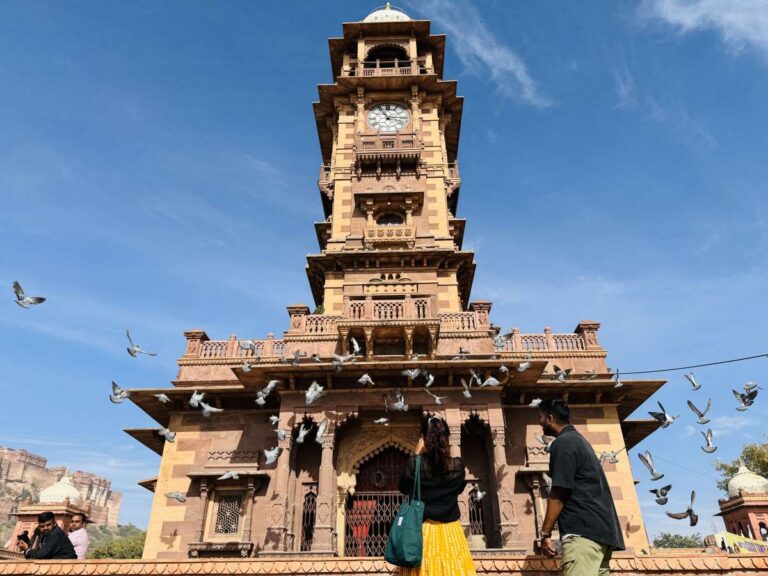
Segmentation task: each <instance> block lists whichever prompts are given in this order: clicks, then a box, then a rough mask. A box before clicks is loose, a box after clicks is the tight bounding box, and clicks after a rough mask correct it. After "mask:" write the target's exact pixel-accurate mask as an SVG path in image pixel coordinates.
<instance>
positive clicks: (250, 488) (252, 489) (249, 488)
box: [241, 476, 256, 542]
mask: <svg viewBox="0 0 768 576" xmlns="http://www.w3.org/2000/svg"><path fill="white" fill-rule="evenodd" d="M255 493H256V478H254V477H253V476H248V477H247V478H246V490H245V514H244V520H243V539H242V540H241V542H250V541H251V523H252V522H253V498H254V495H255Z"/></svg>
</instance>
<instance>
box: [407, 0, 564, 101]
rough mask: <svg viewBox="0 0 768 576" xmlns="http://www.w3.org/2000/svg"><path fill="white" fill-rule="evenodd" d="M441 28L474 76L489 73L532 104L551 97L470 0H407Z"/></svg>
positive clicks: (503, 88)
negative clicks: (495, 34) (545, 93)
mask: <svg viewBox="0 0 768 576" xmlns="http://www.w3.org/2000/svg"><path fill="white" fill-rule="evenodd" d="M407 3H408V4H409V5H410V6H412V7H413V8H417V9H418V10H419V11H420V12H423V13H424V14H426V16H427V17H428V18H429V19H431V20H432V21H434V22H435V23H436V24H438V25H439V26H440V27H442V28H444V29H445V31H446V32H447V33H448V34H449V35H450V38H451V46H452V47H453V48H454V49H455V50H456V53H457V54H458V56H459V58H460V59H461V63H462V64H463V65H464V66H465V67H466V68H467V70H468V71H469V72H471V73H473V74H475V75H477V76H480V75H484V74H490V76H491V79H492V80H493V81H494V82H495V83H496V86H497V87H498V89H499V91H500V92H501V93H502V94H504V95H505V96H507V97H508V98H512V99H515V100H522V101H523V102H526V103H527V104H530V105H531V106H536V107H540V108H545V107H547V106H551V105H552V100H550V99H549V98H547V97H546V96H544V95H543V94H541V92H540V91H539V87H538V84H537V83H536V81H534V80H533V78H531V76H530V74H529V73H528V67H527V66H526V64H525V62H524V61H523V59H522V58H521V57H520V56H518V55H517V54H516V53H515V52H513V51H512V50H511V49H510V48H509V47H508V46H506V45H505V44H504V43H503V42H501V41H500V40H499V39H498V38H496V37H495V36H494V35H493V33H492V32H491V31H490V30H488V28H487V27H486V26H485V24H484V23H483V20H482V19H481V17H480V14H479V13H478V12H477V10H476V9H475V8H474V7H473V6H472V5H471V4H469V3H465V2H449V1H448V0H426V1H424V2H419V3H418V4H417V3H415V2H414V1H413V0H410V1H409V2H407Z"/></svg>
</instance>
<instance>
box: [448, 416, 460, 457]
mask: <svg viewBox="0 0 768 576" xmlns="http://www.w3.org/2000/svg"><path fill="white" fill-rule="evenodd" d="M448 429H449V431H450V434H451V435H450V437H449V438H448V443H449V444H450V447H451V457H452V458H459V457H461V425H460V424H459V425H456V426H453V425H449V426H448Z"/></svg>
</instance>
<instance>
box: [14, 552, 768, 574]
mask: <svg viewBox="0 0 768 576" xmlns="http://www.w3.org/2000/svg"><path fill="white" fill-rule="evenodd" d="M475 567H476V568H477V572H478V574H480V575H482V574H488V575H490V574H494V575H499V576H501V575H504V576H556V575H558V574H559V561H558V560H553V559H548V558H543V557H541V556H512V557H511V556H509V555H506V556H503V555H497V556H495V557H494V556H483V557H480V558H475ZM611 572H612V573H614V574H623V575H624V576H634V575H637V576H640V575H646V574H647V575H648V576H650V575H651V574H654V575H658V574H659V573H663V574H676V575H678V576H688V575H696V576H707V575H713V576H714V575H722V576H726V575H728V576H758V575H764V574H766V573H768V555H763V556H758V555H754V556H751V555H750V556H746V555H742V556H737V555H731V556H726V555H724V554H675V553H670V554H663V555H662V554H654V555H652V556H622V555H617V557H616V558H614V559H613V560H612V561H611ZM395 573H396V568H395V567H394V566H392V565H390V564H387V563H386V562H384V560H382V559H380V558H332V557H317V558H303V557H297V556H293V557H286V558H283V559H281V560H279V561H277V560H275V559H267V558H252V559H249V560H227V559H216V560H213V559H211V560H185V561H164V560H117V561H115V560H85V561H71V560H49V561H37V562H35V561H28V562H16V561H8V562H0V575H6V574H7V575H18V576H25V575H30V576H32V575H34V576H49V575H50V576H69V575H72V576H155V575H158V574H196V575H200V576H208V575H210V576H219V575H229V574H232V575H237V574H284V575H291V576H314V575H317V574H329V575H340V576H347V575H353V574H354V575H359V574H369V575H373V576H386V575H390V574H395Z"/></svg>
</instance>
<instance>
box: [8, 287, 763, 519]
mask: <svg viewBox="0 0 768 576" xmlns="http://www.w3.org/2000/svg"><path fill="white" fill-rule="evenodd" d="M13 292H14V295H15V302H16V304H18V305H19V306H20V307H22V308H25V309H30V308H31V307H34V306H38V305H40V304H43V303H44V302H45V301H46V298H45V297H43V296H27V295H26V293H25V292H24V289H23V288H22V286H21V284H20V283H19V282H17V281H14V282H13ZM125 335H126V338H127V340H128V347H127V348H126V350H127V352H128V354H129V355H130V356H132V357H134V358H136V357H138V356H139V355H145V356H156V355H157V354H156V353H154V352H148V351H147V350H144V349H143V348H142V347H141V346H139V345H138V344H136V342H134V340H133V338H132V337H131V333H130V331H129V330H126V332H125ZM491 336H492V338H493V344H494V348H495V349H496V350H497V351H500V350H503V349H504V348H505V347H506V346H507V342H508V341H509V340H510V339H511V338H512V332H511V331H510V332H508V333H505V334H501V330H500V329H499V328H498V327H497V326H493V327H492V334H491ZM349 343H350V348H351V353H350V354H342V355H339V354H333V357H332V359H331V363H332V364H333V366H334V369H335V370H336V371H337V372H341V371H342V370H344V369H345V368H346V367H349V366H350V365H352V364H354V363H355V362H356V360H357V357H358V356H359V355H361V353H362V349H361V347H360V345H359V343H358V342H357V340H356V339H355V338H350V342H349ZM238 347H239V349H240V350H242V351H244V352H250V353H252V354H253V356H255V357H258V355H259V349H258V347H257V343H256V342H255V341H254V340H240V341H238ZM306 356H307V353H306V352H301V351H299V350H296V351H295V353H294V356H293V359H292V360H291V361H290V363H291V364H292V365H294V366H298V365H300V363H301V359H302V358H306ZM468 358H469V351H468V350H466V349H464V348H463V347H459V351H458V354H456V355H455V356H453V357H452V358H451V361H462V360H467V359H468ZM492 358H495V356H493V357H492ZM532 358H533V353H532V352H531V351H529V352H528V354H527V355H526V357H525V359H524V361H523V362H521V363H520V364H519V365H518V366H517V367H516V368H515V370H516V371H517V372H524V371H525V370H527V369H528V368H530V366H531V360H532ZM310 359H311V361H312V362H314V363H321V362H322V359H321V358H320V356H319V355H318V354H312V355H311V357H310ZM411 359H412V360H413V361H418V359H419V355H418V354H413V355H412V357H411ZM282 362H283V363H286V364H287V363H289V360H287V359H286V358H283V359H282ZM241 368H242V371H243V372H244V373H248V372H250V371H251V370H252V364H250V363H249V362H248V361H247V360H244V361H243V364H242V366H241ZM553 369H554V375H555V379H556V380H557V381H558V382H560V383H565V382H566V380H567V379H568V378H569V376H570V374H571V371H572V369H571V368H568V369H563V368H561V367H559V366H557V365H553ZM587 372H588V373H587V375H586V376H584V377H582V378H581V379H582V380H592V379H594V378H596V377H597V376H598V374H596V373H595V372H594V371H587ZM499 373H500V378H501V379H498V378H496V377H494V376H492V375H490V374H487V375H486V376H485V378H484V379H483V378H481V376H480V375H479V374H478V373H477V372H476V371H475V370H474V369H470V370H469V374H468V375H467V376H468V380H467V379H465V378H463V377H461V378H460V382H461V385H462V388H463V391H462V394H463V395H464V397H465V398H471V397H472V390H471V389H472V387H473V385H474V386H475V387H477V388H486V387H495V386H499V385H500V384H502V382H505V381H507V380H508V378H509V368H507V367H506V366H504V365H502V366H500V367H499ZM402 375H403V376H405V377H406V378H407V384H410V385H412V384H414V383H415V382H416V381H417V380H419V379H423V380H424V386H423V391H424V392H425V393H426V394H427V395H429V396H430V397H431V398H432V400H433V401H434V403H435V404H436V405H441V404H443V401H444V400H446V398H447V397H446V396H439V395H437V394H434V393H432V392H431V391H430V390H429V389H428V388H429V387H430V386H432V384H433V383H434V381H435V377H434V375H432V374H431V373H430V372H429V371H427V370H425V369H420V368H410V369H406V370H403V371H402ZM684 376H685V379H686V380H687V381H688V383H689V384H690V386H691V391H693V392H697V391H699V390H701V388H702V385H701V384H700V383H699V382H698V380H697V379H696V376H695V375H694V373H693V372H688V373H686V374H684ZM357 382H358V383H359V384H361V385H363V386H368V387H374V386H376V382H375V381H374V380H373V378H371V376H370V375H369V374H367V373H365V374H362V375H361V376H360V377H359V378H358V380H357ZM280 384H281V382H280V381H279V380H271V381H269V382H268V383H267V385H266V386H265V387H264V388H263V389H261V390H259V391H258V392H257V393H256V398H255V402H256V404H257V405H259V406H264V405H265V404H266V401H267V397H268V396H269V395H270V394H271V393H272V392H274V391H275V390H276V389H277V387H278V386H279V385H280ZM623 385H624V384H623V382H622V381H621V379H620V376H619V373H618V371H617V372H616V373H615V384H614V387H615V388H619V387H622V386H623ZM759 390H761V388H760V386H758V385H757V383H755V382H747V383H746V384H744V386H743V390H733V391H732V392H733V396H734V398H735V399H736V402H737V405H736V407H735V409H736V410H737V411H739V412H745V411H747V410H748V409H749V408H750V407H751V406H752V405H753V404H754V402H755V399H756V398H757V395H758V391H759ZM324 394H325V390H324V387H323V386H321V385H320V384H319V383H318V382H317V381H313V382H312V384H311V385H310V386H309V388H308V389H307V391H306V393H305V401H306V404H308V405H309V404H312V403H313V402H315V401H317V400H318V399H319V398H320V397H322V396H323V395H324ZM130 395H131V392H130V390H125V389H123V388H121V387H120V386H119V385H118V384H117V383H116V382H114V381H113V382H112V393H111V394H110V395H109V399H110V401H111V402H112V403H114V404H119V403H121V402H123V401H124V400H125V399H126V398H129V397H130ZM154 396H155V398H157V401H158V402H159V403H161V404H169V403H171V402H172V401H171V399H170V397H169V396H168V395H166V394H164V393H158V394H154ZM204 398H205V392H199V393H198V392H197V391H196V390H194V391H193V392H192V395H191V396H190V398H189V400H188V401H187V404H188V405H189V406H191V407H193V408H199V409H200V412H201V414H202V416H203V417H205V418H208V417H210V416H211V415H212V414H217V413H221V412H223V411H224V409H223V408H221V407H219V406H214V405H212V404H209V403H207V402H205V401H204ZM383 398H384V410H385V412H388V411H389V410H390V409H391V410H392V411H395V412H407V411H408V403H407V401H406V398H405V396H404V394H403V393H402V390H401V389H396V390H395V391H394V392H393V393H385V394H383ZM541 401H542V400H541V398H534V399H533V400H531V402H530V404H528V406H529V407H532V408H536V407H538V406H539V404H540V403H541ZM686 403H687V405H688V408H690V410H691V411H692V412H693V413H694V415H695V416H696V417H697V420H696V423H697V424H699V425H701V426H704V425H706V424H708V423H709V422H710V419H709V418H708V417H707V414H708V413H709V411H710V409H711V408H712V399H711V398H710V399H708V400H707V403H706V406H705V407H704V409H703V410H702V409H700V408H699V407H698V406H697V405H696V404H694V402H693V401H692V400H690V399H689V400H687V401H686ZM657 404H658V405H659V409H660V411H658V412H657V411H649V412H648V414H650V416H651V417H653V418H654V419H655V420H656V421H658V422H659V423H660V427H661V428H669V427H670V426H671V425H672V424H674V422H675V421H676V420H677V419H678V418H680V415H676V416H673V415H672V414H671V413H670V412H668V411H667V410H666V408H664V406H663V405H662V403H661V402H657ZM269 422H270V423H271V424H272V425H273V426H276V428H275V429H274V432H275V433H276V436H277V440H278V441H283V440H285V439H286V438H287V436H288V432H287V431H286V430H284V429H283V428H281V427H280V426H279V424H280V417H279V416H276V415H272V416H269ZM373 423H374V424H377V425H380V426H388V425H389V423H390V419H389V418H387V417H381V418H378V419H376V420H373ZM315 427H317V432H316V434H315V440H316V441H317V442H318V443H320V444H322V439H323V437H324V436H325V434H326V431H327V429H328V420H327V419H323V420H322V421H321V422H320V423H319V424H315V423H314V422H313V421H312V420H311V419H305V421H304V422H302V423H301V425H300V427H299V430H298V432H297V436H296V442H297V443H300V444H301V443H303V442H304V440H305V438H306V436H307V435H308V434H309V433H310V432H311V431H312V430H313V429H315ZM700 433H701V435H702V437H703V439H704V445H703V446H701V450H702V451H703V452H704V453H706V454H712V453H714V452H715V451H716V450H717V446H716V445H715V444H714V436H715V433H714V432H713V431H712V429H711V428H708V429H707V430H706V431H703V430H702V431H700ZM157 435H158V436H159V437H161V438H163V439H164V441H165V442H168V443H173V442H175V440H176V433H175V432H173V431H171V430H170V429H168V428H161V429H160V430H158V431H157ZM536 438H537V440H538V441H539V442H540V443H541V444H542V446H543V447H544V450H545V451H546V452H548V451H549V448H550V446H551V444H552V442H553V441H554V438H552V437H549V436H537V437H536ZM621 450H623V448H622V449H621ZM621 450H618V451H615V450H606V451H603V452H601V453H600V454H598V458H599V461H600V464H601V465H602V464H604V463H606V462H608V463H611V464H616V463H618V461H619V460H618V453H619V452H621ZM280 452H281V448H280V446H279V445H277V446H275V447H274V448H271V449H266V450H263V453H264V458H265V462H266V464H267V465H271V464H274V463H275V462H276V461H277V458H278V456H279V455H280ZM638 458H639V459H640V462H641V463H642V464H643V466H645V468H646V469H647V470H648V472H649V473H650V475H651V481H652V482H656V481H658V480H661V479H662V478H663V477H664V474H663V473H662V472H659V470H658V469H657V468H656V466H655V464H654V461H653V455H652V454H651V452H650V451H648V450H646V451H644V452H640V453H639V454H638ZM230 479H232V480H236V479H238V474H237V472H234V471H232V470H228V471H226V472H225V473H224V474H222V475H221V476H220V477H219V480H230ZM671 490H672V485H671V484H667V485H665V486H661V487H659V488H653V489H651V490H649V492H650V493H651V494H653V496H654V499H655V502H656V504H658V505H660V506H665V505H666V504H667V502H668V499H669V498H668V495H669V493H670V491H671ZM473 494H474V497H475V498H476V499H477V500H480V499H482V498H483V496H484V495H485V492H481V491H480V489H479V487H475V490H474V491H473ZM165 496H166V497H167V498H170V499H173V500H176V501H177V502H184V501H185V500H186V497H185V495H184V494H183V493H181V492H168V493H166V494H165ZM695 499H696V492H695V490H692V491H691V502H690V505H688V507H687V508H686V510H685V511H684V512H668V511H667V512H666V514H667V516H669V517H670V518H673V519H676V520H684V519H686V518H687V519H688V520H689V523H690V525H691V526H696V524H697V522H698V519H699V517H698V515H697V514H696V513H695V512H694V510H693V506H694V503H695Z"/></svg>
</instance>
